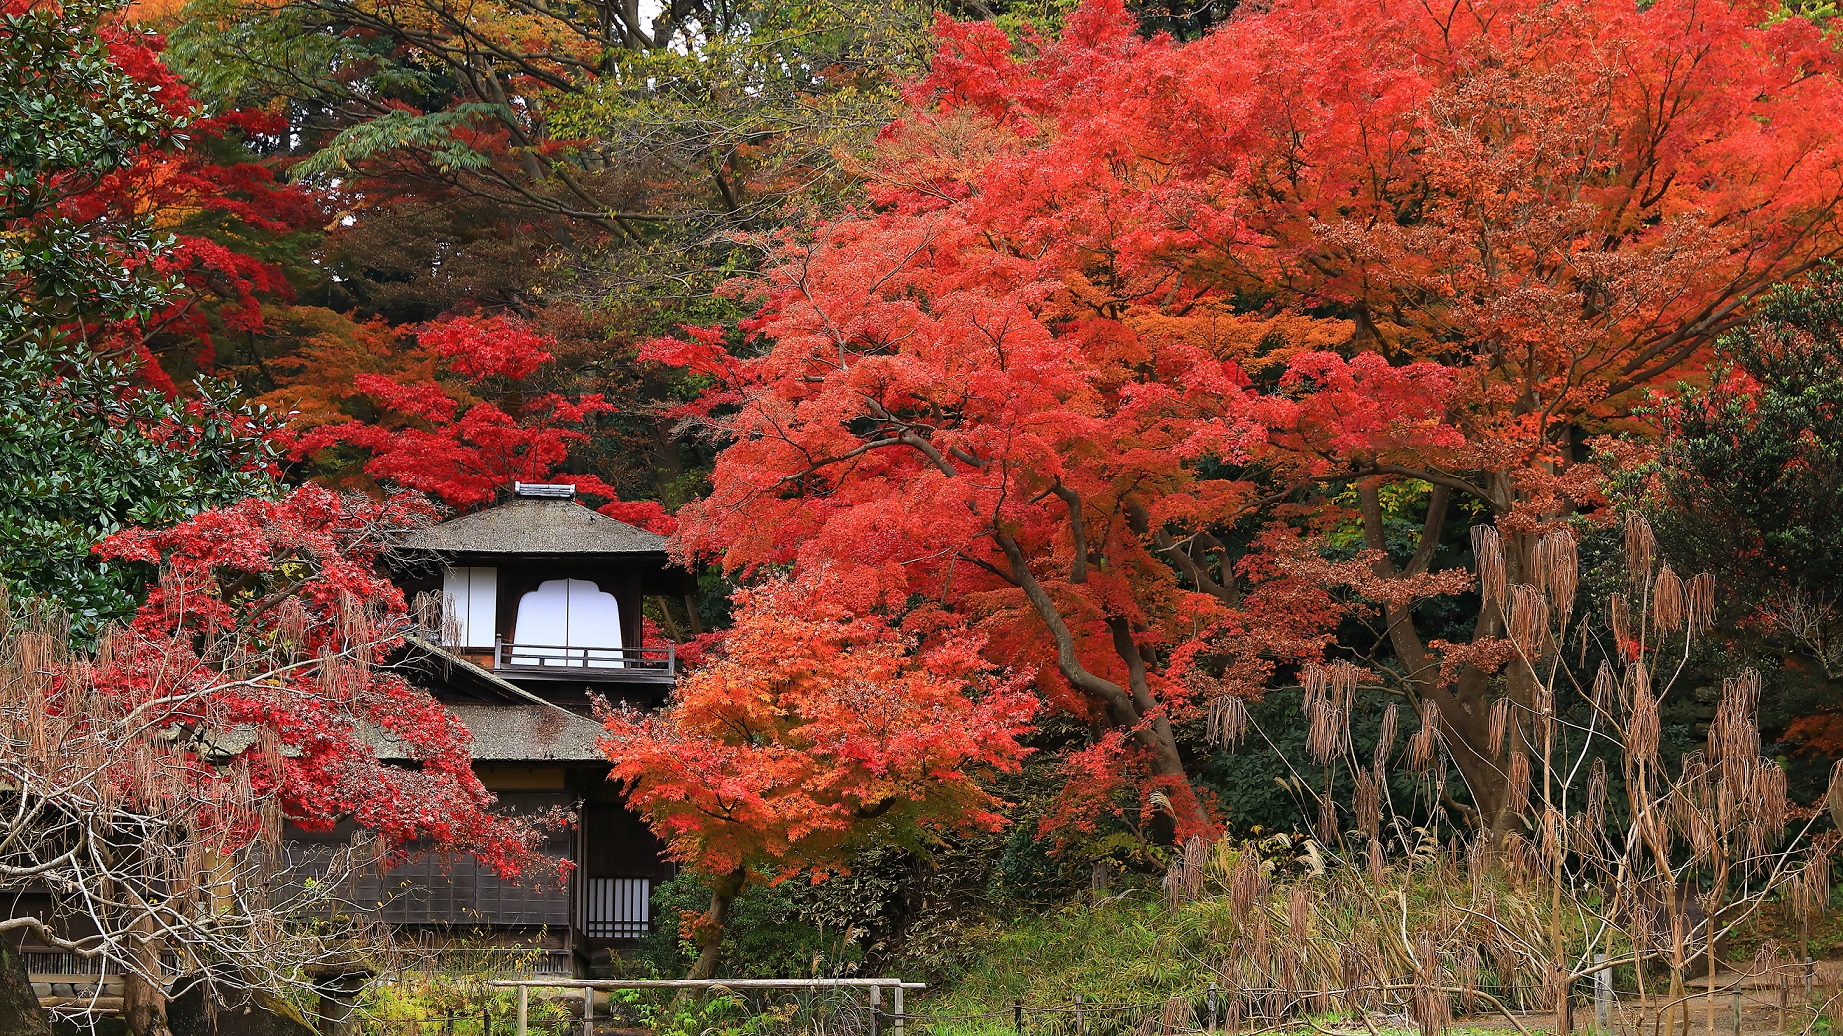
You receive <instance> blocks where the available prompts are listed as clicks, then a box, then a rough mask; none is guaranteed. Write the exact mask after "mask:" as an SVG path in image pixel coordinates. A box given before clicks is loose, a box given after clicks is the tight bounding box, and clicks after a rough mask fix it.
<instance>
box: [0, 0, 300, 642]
mask: <svg viewBox="0 0 1843 1036" xmlns="http://www.w3.org/2000/svg"><path fill="white" fill-rule="evenodd" d="M113 18H114V12H113V10H112V8H111V6H110V5H108V4H102V3H95V2H90V0H79V2H76V3H70V4H64V5H61V6H53V5H50V4H39V3H31V2H14V3H11V4H9V5H8V6H7V7H6V8H5V10H4V14H0V110H5V111H7V112H8V113H9V114H8V117H7V119H6V121H5V124H4V128H0V222H4V233H3V234H0V343H4V349H3V350H0V465H4V467H5V470H6V471H7V472H8V478H6V479H5V480H0V579H4V580H5V581H6V582H7V583H8V584H9V587H10V589H11V590H12V591H13V593H14V596H15V597H18V598H31V597H50V598H54V599H56V600H57V601H58V602H59V603H60V604H61V605H62V606H63V607H64V608H65V610H67V611H68V612H69V613H70V614H71V615H72V616H73V618H74V620H75V622H76V624H77V625H78V627H79V629H80V630H81V631H84V632H90V631H93V630H94V629H96V628H97V627H98V626H99V625H100V624H101V623H102V622H104V621H106V620H108V619H111V618H115V617H119V616H121V615H125V614H126V613H127V612H129V611H130V610H132V608H133V606H134V595H135V592H136V591H137V590H139V589H140V584H141V583H142V582H143V581H144V580H145V579H146V578H147V576H148V575H150V574H151V570H148V571H142V570H139V569H138V568H135V567H133V566H130V567H128V568H123V567H121V566H111V565H108V564H105V563H103V562H101V561H99V560H97V559H95V558H93V557H92V556H91V548H92V547H94V546H95V544H96V543H97V542H98V541H100V540H101V539H102V538H103V537H105V536H107V535H109V534H110V533H112V532H115V531H116V530H118V529H120V528H122V527H124V526H127V525H155V526H158V525H169V524H172V523H174V522H176V521H178V520H179V519H181V518H184V517H186V516H188V515H190V514H192V513H194V512H196V511H198V510H201V509H204V508H208V507H213V506H217V505H221V504H226V503H229V502H232V501H234V500H237V499H241V498H244V497H247V496H250V495H252V494H260V493H265V492H269V491H270V490H272V488H273V485H274V481H273V480H274V472H275V468H274V463H273V459H274V454H273V451H272V449H271V447H270V446H269V445H268V443H267V438H268V432H269V431H270V425H271V421H270V419H269V417H268V415H267V414H266V413H264V412H261V411H251V410H246V409H243V408H240V407H238V406H236V405H235V404H234V403H232V402H231V401H230V398H229V395H228V391H227V389H226V388H225V387H224V386H221V385H215V384H211V383H200V384H199V385H197V386H196V392H195V393H193V394H191V395H188V396H185V397H179V398H176V397H172V396H168V395H166V394H164V393H161V392H159V391H157V390H155V389H152V388H150V387H148V386H147V385H145V384H144V383H143V382H142V381H141V380H140V379H139V378H138V377H137V369H138V367H139V361H138V360H136V359H133V358H131V357H132V355H133V353H134V352H135V350H134V348H133V346H134V343H135V342H137V341H138V339H137V333H138V330H139V322H140V321H141V320H144V319H145V318H146V317H147V315H148V314H150V313H151V312H154V311H155V310H157V309H158V308H159V307H160V306H161V305H162V304H163V302H164V301H165V299H166V298H167V297H168V293H169V292H170V290H171V286H170V285H169V284H167V283H166V282H165V281H164V280H163V279H162V278H161V277H159V276H158V274H157V273H156V272H155V270H156V266H157V263H158V260H159V259H160V257H161V256H162V254H163V251H164V249H165V247H166V244H167V243H166V242H165V241H163V240H162V239H161V238H160V237H159V236H158V235H157V234H156V233H155V231H154V228H153V227H152V226H151V225H150V223H149V221H148V219H147V218H146V217H145V216H142V215H139V214H136V213H133V212H130V211H123V210H122V209H120V208H112V209H108V210H105V211H100V212H98V211H95V210H94V209H93V208H87V207H82V206H76V205H73V204H72V202H73V200H74V199H77V198H79V197H81V196H83V195H85V194H86V193H87V192H91V191H93V190H94V189H95V188H96V186H97V184H98V183H100V182H101V181H102V180H103V179H104V178H106V177H107V176H108V175H109V174H111V173H113V172H116V171H118V170H121V169H124V168H127V167H128V166H129V165H130V164H131V163H132V162H133V161H134V160H135V158H136V156H138V155H140V154H142V153H143V152H144V151H145V150H147V149H154V148H160V147H166V146H169V145H171V144H172V143H174V142H175V140H176V134H177V133H178V131H179V130H180V128H181V127H180V125H179V118H180V117H179V116H178V115H176V114H175V113H174V111H173V110H172V109H171V107H170V106H167V105H164V104H163V103H162V98H160V97H159V96H158V93H157V92H156V91H154V90H152V89H150V88H149V87H148V86H147V85H146V84H145V83H144V82H143V81H142V80H141V79H139V78H137V77H136V76H135V75H134V74H133V70H131V69H128V68H124V67H122V65H120V64H119V63H118V61H117V59H116V57H115V56H114V55H113V54H112V52H111V41H112V39H114V38H115V37H116V35H117V31H116V29H115V23H114V21H113ZM130 53H132V52H130ZM124 357H130V358H124Z"/></svg>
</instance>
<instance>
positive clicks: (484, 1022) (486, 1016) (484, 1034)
mask: <svg viewBox="0 0 1843 1036" xmlns="http://www.w3.org/2000/svg"><path fill="white" fill-rule="evenodd" d="M480 1036H493V1009H492V1008H490V1007H482V1008H480Z"/></svg>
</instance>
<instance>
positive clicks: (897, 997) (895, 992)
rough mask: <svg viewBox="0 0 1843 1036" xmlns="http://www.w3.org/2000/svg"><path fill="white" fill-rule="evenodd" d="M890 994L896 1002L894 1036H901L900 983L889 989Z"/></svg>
mask: <svg viewBox="0 0 1843 1036" xmlns="http://www.w3.org/2000/svg"><path fill="white" fill-rule="evenodd" d="M890 993H891V995H892V996H893V997H894V998H895V1001H896V1002H895V1005H894V1006H895V1008H896V1036H902V983H900V982H898V983H896V984H895V985H894V986H892V987H890Z"/></svg>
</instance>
